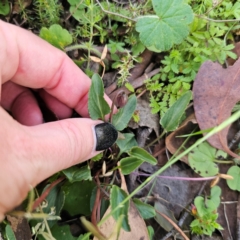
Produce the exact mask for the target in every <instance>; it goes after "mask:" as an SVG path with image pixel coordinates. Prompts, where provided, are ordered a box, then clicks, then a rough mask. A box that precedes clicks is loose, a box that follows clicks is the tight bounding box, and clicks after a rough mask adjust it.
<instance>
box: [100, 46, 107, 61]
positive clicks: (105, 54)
mask: <svg viewBox="0 0 240 240" xmlns="http://www.w3.org/2000/svg"><path fill="white" fill-rule="evenodd" d="M107 51H108V48H107V45H105V46H104V48H103V51H102V55H101V59H102V60H103V59H105V58H106V56H107Z"/></svg>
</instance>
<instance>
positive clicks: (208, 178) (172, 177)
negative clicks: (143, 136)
mask: <svg viewBox="0 0 240 240" xmlns="http://www.w3.org/2000/svg"><path fill="white" fill-rule="evenodd" d="M133 174H136V175H138V176H146V177H149V176H151V174H147V173H136V172H133ZM157 178H164V179H171V180H181V181H209V180H213V179H215V178H217V176H213V177H205V178H189V177H174V176H157Z"/></svg>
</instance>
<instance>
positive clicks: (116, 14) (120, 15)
mask: <svg viewBox="0 0 240 240" xmlns="http://www.w3.org/2000/svg"><path fill="white" fill-rule="evenodd" d="M96 2H97V4H98V5H99V7H100V8H101V9H102V11H103V12H105V13H107V14H111V15H114V16H118V17H121V18H125V19H128V20H130V21H133V22H135V21H136V20H135V19H132V18H129V17H127V16H124V15H122V14H119V13H115V12H111V11H108V10H106V9H104V7H103V6H102V5H101V3H100V2H99V1H98V0H96Z"/></svg>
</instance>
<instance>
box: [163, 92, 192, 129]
mask: <svg viewBox="0 0 240 240" xmlns="http://www.w3.org/2000/svg"><path fill="white" fill-rule="evenodd" d="M191 98H192V92H191V91H187V92H186V93H184V94H183V95H182V96H181V97H180V98H179V99H178V100H177V101H176V102H175V103H174V104H173V105H172V106H171V107H170V108H169V109H168V110H167V112H166V113H165V114H164V116H163V117H162V118H161V120H160V124H161V125H162V126H163V128H164V129H165V130H166V131H168V132H170V131H173V130H175V129H176V128H177V127H178V125H179V121H180V119H181V117H182V115H183V114H184V112H185V109H186V107H187V105H188V104H189V101H190V100H191Z"/></svg>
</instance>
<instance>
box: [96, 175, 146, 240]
mask: <svg viewBox="0 0 240 240" xmlns="http://www.w3.org/2000/svg"><path fill="white" fill-rule="evenodd" d="M120 175H121V180H122V184H121V189H123V190H124V191H125V192H128V191H127V185H126V181H125V178H124V176H123V175H122V173H121V172H120ZM110 212H111V208H110V207H109V208H108V209H107V211H106V213H105V214H104V216H103V217H105V216H106V215H108V214H109V213H110ZM128 221H129V225H130V227H131V231H130V232H126V231H124V230H123V229H121V230H120V234H119V237H118V240H149V236H148V231H147V227H146V224H145V222H144V220H143V219H142V217H141V215H140V214H139V212H138V210H137V208H136V207H135V205H134V203H133V202H132V201H130V207H129V211H128ZM115 226H116V221H115V219H114V218H113V217H112V216H111V217H109V218H108V219H107V220H106V221H105V222H104V223H103V224H102V225H101V226H100V227H99V230H100V231H101V232H102V233H104V235H105V236H108V237H109V236H110V235H111V233H112V232H113V229H114V227H115ZM93 240H97V238H96V237H94V239H93Z"/></svg>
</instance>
